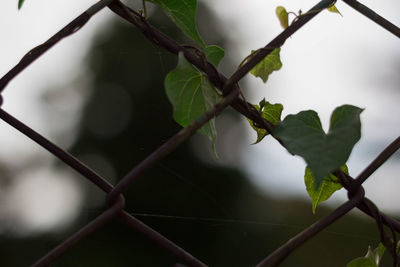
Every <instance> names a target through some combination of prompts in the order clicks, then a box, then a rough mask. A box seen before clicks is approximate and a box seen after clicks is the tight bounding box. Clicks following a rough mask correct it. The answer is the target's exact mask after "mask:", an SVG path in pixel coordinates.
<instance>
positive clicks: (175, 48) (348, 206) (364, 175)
mask: <svg viewBox="0 0 400 267" xmlns="http://www.w3.org/2000/svg"><path fill="white" fill-rule="evenodd" d="M343 2H345V3H346V4H348V5H349V6H351V7H352V8H354V9H355V10H357V11H358V12H360V13H361V14H363V15H365V16H366V17H368V18H369V19H371V20H372V21H374V22H375V23H376V24H378V25H380V26H381V27H383V28H384V29H386V30H387V31H389V32H390V33H392V34H394V35H395V36H397V37H399V38H400V28H398V27H397V26H395V25H393V24H392V23H391V22H389V21H387V20H386V19H385V18H383V17H381V16H379V15H378V14H376V13H375V12H374V11H373V10H371V9H369V8H368V7H366V6H365V5H363V4H361V3H359V2H357V1H355V0H343ZM334 3H335V0H322V1H321V2H319V3H317V4H316V5H315V6H314V7H313V8H312V9H311V10H309V11H308V12H307V13H305V14H304V15H303V16H301V17H299V18H298V19H297V20H296V21H294V22H293V23H292V24H291V25H290V26H289V27H288V28H286V29H285V30H284V31H283V32H282V33H280V34H279V35H278V36H276V38H274V39H273V40H272V41H271V42H270V43H268V44H267V45H266V46H265V47H264V48H262V49H260V50H259V53H257V54H255V55H254V56H253V57H251V58H250V59H249V60H248V61H246V62H245V63H244V64H243V65H242V66H240V67H239V68H238V69H237V70H236V71H235V72H234V73H233V74H232V75H231V76H230V77H225V76H224V75H223V74H221V73H219V72H218V71H217V70H216V68H215V67H214V66H213V65H212V64H211V63H210V62H208V61H207V60H206V57H205V55H204V54H203V52H202V51H200V50H198V49H196V48H194V47H190V46H186V45H181V44H179V43H178V42H176V41H175V40H173V39H171V38H170V37H168V36H166V35H165V34H163V33H162V32H160V31H159V30H158V29H156V28H155V27H153V26H152V25H151V24H149V22H148V21H147V20H146V18H145V17H144V16H143V14H141V13H138V12H136V11H134V10H132V9H130V8H129V7H127V6H126V5H124V4H123V3H121V2H120V1H118V0H102V1H99V2H98V3H96V4H95V5H93V6H91V7H90V8H89V9H87V10H86V11H85V12H83V13H82V14H81V15H80V16H78V17H77V18H76V19H74V20H73V21H71V22H70V23H69V24H68V25H67V26H65V27H64V28H63V29H61V30H60V31H59V32H57V33H56V34H55V35H54V36H52V37H51V38H50V39H49V40H48V41H46V42H45V43H43V44H41V45H39V46H37V47H35V48H33V49H32V50H31V51H29V52H28V53H27V54H26V55H25V56H24V57H23V58H22V59H21V61H20V62H19V63H18V64H17V65H16V66H15V67H14V68H12V69H11V70H10V71H9V72H8V73H7V74H6V75H4V76H3V77H2V78H1V80H0V92H2V91H3V90H4V89H5V88H6V86H7V84H8V83H9V82H10V81H11V80H12V79H13V78H14V77H15V76H17V75H18V74H20V73H21V72H22V71H23V70H24V69H25V68H26V67H28V66H29V65H30V64H31V63H33V62H34V61H35V60H36V59H37V58H38V57H40V56H41V55H42V54H44V53H45V52H46V51H48V50H49V49H50V48H51V47H52V46H54V45H55V44H56V43H58V42H59V41H61V40H62V39H63V38H65V37H67V36H69V35H71V34H74V33H75V32H77V31H78V30H79V29H80V28H81V27H83V26H84V25H85V24H86V23H87V22H88V21H89V20H90V19H91V17H92V16H94V15H95V14H96V13H97V12H98V11H100V10H101V9H103V8H105V7H108V8H109V9H111V10H112V11H113V12H114V13H115V14H116V15H117V16H119V17H121V18H123V19H124V20H126V21H127V22H128V23H130V24H132V26H134V27H136V28H137V29H139V30H140V31H141V32H142V33H143V34H144V35H145V36H146V38H147V39H148V40H149V41H150V42H151V43H153V44H155V45H156V46H159V47H161V48H162V49H165V50H166V51H168V52H170V53H172V54H175V55H177V54H178V53H180V52H182V53H183V54H184V56H185V58H186V59H187V60H188V61H189V62H190V63H191V64H193V65H194V66H195V67H196V68H198V69H199V70H201V71H202V72H203V73H205V74H206V75H207V77H208V79H209V81H210V82H211V83H212V84H213V85H214V86H215V87H216V88H218V89H219V90H221V92H223V96H224V97H223V98H222V100H220V102H218V103H217V104H216V105H215V106H214V107H213V108H211V109H210V110H208V111H207V112H205V113H204V114H203V116H202V117H200V118H199V119H197V120H196V121H194V122H193V123H191V124H190V125H189V126H188V127H186V128H184V129H182V130H180V131H179V132H178V133H176V134H175V135H174V136H172V137H171V138H170V139H169V140H168V141H166V142H165V143H164V144H163V145H161V146H160V147H159V148H157V149H156V150H155V151H154V152H152V153H151V154H150V155H149V156H148V157H146V158H145V159H143V161H142V162H141V163H140V164H138V165H137V166H134V167H133V169H132V170H131V171H130V172H129V173H128V174H127V175H126V176H125V177H123V178H122V179H121V180H120V181H119V182H118V183H117V184H116V185H112V184H110V183H109V182H108V181H107V180H106V179H104V178H103V177H101V176H100V175H98V174H97V173H95V172H94V171H93V170H91V169H90V168H88V167H87V166H85V165H84V164H83V163H82V162H80V161H79V160H78V159H76V158H75V157H74V156H73V155H71V154H69V153H67V152H66V151H64V150H63V149H61V148H60V147H58V146H57V145H56V144H54V143H52V142H50V141H49V140H48V139H46V138H45V137H43V136H42V135H40V134H39V133H38V132H36V131H35V130H33V129H31V128H29V127H28V126H27V125H25V124H24V123H23V122H21V121H19V120H18V119H16V118H15V117H13V116H12V115H10V114H9V113H7V111H5V110H4V109H0V118H1V119H2V120H3V121H5V122H6V123H8V124H9V125H10V126H12V127H14V128H15V129H17V130H18V131H20V132H21V133H23V134H24V135H25V136H26V137H27V138H29V139H31V140H32V141H34V142H36V143H37V144H39V145H40V146H42V147H43V148H45V149H46V150H47V151H49V153H51V154H53V155H54V156H55V157H57V158H59V159H60V160H61V161H62V162H64V163H65V164H66V165H69V166H70V167H71V168H73V169H74V170H75V171H76V172H78V173H80V174H81V175H83V176H84V177H86V178H87V179H88V180H90V181H91V182H92V183H93V184H94V185H96V186H97V187H98V188H100V189H101V190H102V191H104V193H105V194H106V195H107V209H105V210H104V211H103V212H102V213H101V214H100V215H99V216H98V217H96V218H95V219H94V220H93V221H91V222H89V223H88V224H86V225H85V226H84V227H82V228H81V229H79V230H77V231H76V232H75V233H74V234H72V235H71V236H69V237H68V238H67V239H66V240H65V241H64V242H62V243H61V244H59V245H58V246H57V247H55V248H54V249H53V250H51V251H49V252H48V253H47V254H46V255H44V256H43V257H42V258H40V259H39V260H38V261H37V262H35V263H33V265H32V266H49V265H51V264H52V263H53V262H55V261H57V259H58V257H60V256H61V255H63V254H64V253H68V251H69V250H70V249H71V248H72V247H74V246H75V245H77V244H78V243H79V242H80V241H81V240H82V239H84V238H85V237H87V236H88V235H90V234H92V233H93V232H95V231H96V230H98V229H99V228H100V227H102V226H103V225H106V224H108V223H110V222H111V221H113V220H120V221H121V222H123V223H124V224H126V225H127V226H129V227H130V228H132V229H133V231H135V232H137V233H140V234H141V235H143V236H144V237H146V238H147V239H148V240H150V241H151V242H154V243H155V244H156V245H158V246H159V247H161V248H162V249H163V250H165V251H166V252H168V253H169V254H170V255H173V256H174V257H175V258H176V262H177V263H176V266H207V263H204V262H202V261H201V260H200V259H197V258H196V257H195V256H194V255H191V254H190V253H188V252H187V251H185V249H184V248H181V247H179V246H178V245H177V244H175V243H174V242H172V241H171V240H169V239H167V238H166V237H164V236H163V235H161V234H160V233H158V232H157V231H155V230H154V229H152V228H151V227H149V226H147V225H146V224H144V223H142V222H141V221H140V220H138V219H137V218H135V216H133V215H132V214H131V213H129V212H128V211H126V210H125V208H124V205H125V199H124V196H123V193H124V192H125V191H126V190H127V189H128V188H129V187H130V186H131V185H132V184H134V183H135V181H136V180H137V179H138V178H139V177H141V176H142V175H143V174H144V173H145V172H146V171H147V170H149V169H151V168H152V167H154V166H155V165H156V164H158V163H159V162H160V161H161V160H162V159H163V158H164V157H166V156H168V155H169V154H170V153H171V152H172V151H174V150H175V149H176V148H178V147H179V146H180V145H181V144H182V143H183V142H184V141H185V140H187V139H188V138H190V137H191V136H192V135H193V134H194V133H195V132H196V131H197V130H198V129H199V128H201V127H202V126H203V125H204V124H205V123H207V122H208V121H209V120H210V119H212V118H213V117H215V116H218V115H219V114H220V113H221V112H222V111H223V110H224V109H225V108H226V107H228V106H231V107H233V108H234V109H235V110H236V111H237V112H239V113H240V114H242V115H243V116H245V117H247V118H249V119H251V120H252V121H253V122H254V123H256V124H257V126H258V127H259V128H263V129H266V130H267V131H268V132H270V133H273V130H274V125H273V124H272V123H271V122H269V121H268V120H266V119H264V118H262V117H261V115H260V113H259V112H258V111H257V110H256V109H255V108H254V107H253V106H252V105H251V104H250V103H248V102H247V101H245V100H244V99H243V98H241V96H240V90H241V89H240V88H239V85H238V82H239V81H240V80H241V79H242V78H243V77H244V76H245V75H246V74H247V73H248V72H249V71H250V70H251V69H252V68H253V67H254V66H256V65H257V64H258V63H259V62H260V61H261V60H262V59H264V58H265V57H266V56H267V55H268V54H269V53H271V52H272V50H274V49H275V48H279V47H281V46H282V45H283V44H284V42H285V41H286V40H287V39H288V38H289V37H290V36H291V35H292V34H293V33H294V32H296V31H297V30H299V29H300V28H301V27H302V26H303V25H305V24H306V23H307V22H309V21H310V20H311V19H312V18H314V17H315V16H316V15H318V14H319V13H320V12H321V11H322V10H324V9H326V8H327V7H329V6H331V5H332V4H334ZM1 103H2V98H1V95H0V105H1ZM278 141H279V142H280V143H281V144H282V145H283V146H284V143H283V142H282V141H280V140H278ZM399 148H400V137H398V138H397V139H396V140H394V141H393V142H392V143H391V144H390V145H388V146H387V147H386V149H384V151H382V152H381V154H379V155H378V156H377V157H376V158H375V160H373V161H372V162H371V164H370V165H368V166H367V167H366V168H365V169H364V171H362V172H361V173H360V174H359V175H358V176H357V177H355V178H353V177H350V176H349V175H348V174H346V173H344V172H343V171H340V170H337V171H334V172H333V174H334V175H335V176H337V177H338V178H339V179H340V182H341V184H342V185H343V187H344V188H346V189H347V191H348V198H349V200H348V201H347V202H345V203H344V204H342V205H341V206H340V207H338V208H337V209H335V210H334V211H333V212H332V213H330V214H329V215H327V216H326V217H324V218H322V219H320V220H318V221H317V222H315V223H314V224H312V225H310V226H309V227H308V228H306V229H304V230H303V231H301V232H300V233H298V234H297V235H295V236H294V237H293V238H291V239H290V240H288V241H287V242H286V243H285V244H283V245H282V246H281V247H279V248H277V249H276V250H275V251H274V252H272V253H271V254H269V255H267V256H266V258H265V259H263V260H262V261H261V262H259V263H258V265H257V266H277V265H279V264H280V263H281V262H282V261H283V260H284V259H285V258H286V257H287V256H288V255H289V254H290V253H291V252H292V251H294V250H295V249H297V248H298V247H299V246H300V245H302V244H303V243H304V242H306V241H307V240H309V239H311V238H312V237H313V236H315V235H317V234H318V233H320V232H321V231H322V230H324V229H325V228H326V227H328V226H329V225H330V224H332V223H333V222H335V221H336V220H338V219H340V218H341V217H342V216H344V215H345V214H347V213H348V212H349V211H351V210H352V209H354V208H357V209H359V210H361V211H362V212H364V213H365V214H367V215H368V216H370V217H371V218H372V219H373V220H375V221H376V224H377V226H378V232H379V236H380V240H381V242H382V243H383V244H384V245H385V247H386V248H387V250H388V251H389V252H390V253H391V254H392V258H393V266H400V265H399V263H400V261H399V257H398V254H397V251H396V249H397V248H396V244H397V233H399V232H400V222H399V221H397V220H395V219H393V218H391V217H389V216H387V215H385V214H383V213H382V212H380V211H379V209H378V208H377V207H376V206H375V205H374V203H373V202H372V201H370V200H369V199H368V198H366V197H365V192H364V189H363V187H362V184H363V183H364V182H365V181H366V180H367V179H368V177H370V175H371V174H372V173H373V172H374V171H375V170H377V169H378V168H379V167H380V166H381V165H382V164H384V163H385V161H386V160H387V159H388V158H389V157H391V156H392V155H393V154H394V153H395V152H396V151H397V150H398V149H399Z"/></svg>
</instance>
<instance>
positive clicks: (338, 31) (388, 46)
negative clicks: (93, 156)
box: [0, 0, 400, 231]
mask: <svg viewBox="0 0 400 267" xmlns="http://www.w3.org/2000/svg"><path fill="white" fill-rule="evenodd" d="M204 1H205V2H207V3H209V4H210V6H211V7H212V8H213V9H214V12H215V13H216V14H217V15H218V16H219V17H220V20H221V21H223V22H224V23H226V25H228V27H227V28H226V33H227V35H229V37H230V38H231V43H230V45H229V46H228V47H226V48H225V50H226V53H227V54H229V53H234V54H235V55H237V56H236V58H237V62H236V63H237V64H239V63H240V61H241V59H243V58H244V57H245V56H247V55H248V54H249V52H250V51H251V50H254V49H257V48H260V47H262V46H264V45H266V44H267V43H268V42H269V41H270V40H271V39H273V38H274V37H275V36H276V35H277V34H279V33H280V32H281V31H282V28H281V26H280V24H279V21H278V20H277V19H276V17H275V8H276V6H278V5H282V6H284V7H286V9H287V10H289V11H294V12H297V11H298V10H300V9H301V10H302V11H303V12H305V11H307V10H308V9H309V8H311V7H312V6H313V5H314V4H315V3H316V2H317V1H311V0H297V1H289V0H282V1H275V0H249V1H242V0H204ZM95 2H96V1H93V0H92V1H89V0H79V1H78V0H70V1H51V0H41V1H38V0H36V1H34V0H26V3H25V4H24V6H23V8H22V10H21V11H17V8H16V6H17V0H10V1H4V3H2V8H1V9H0V36H2V41H1V43H0V47H1V49H0V59H1V60H0V75H4V74H5V73H6V71H8V70H9V69H10V68H11V67H13V66H14V65H15V64H16V63H17V62H18V61H19V60H20V59H21V57H22V56H23V55H24V54H25V53H26V52H27V51H29V50H30V49H31V48H33V47H34V46H36V45H38V44H40V43H42V42H43V41H45V40H47V39H48V38H49V37H50V36H51V35H53V34H54V33H55V32H57V31H58V30H60V29H61V28H62V27H63V26H65V25H66V24H67V23H69V22H70V21H71V20H72V19H73V18H75V17H76V16H78V15H79V14H80V13H81V12H83V11H84V10H85V9H87V8H88V7H89V6H90V5H92V4H93V3H95ZM362 2H363V3H364V4H366V5H367V6H369V7H371V8H373V9H374V10H375V11H376V12H378V13H379V14H381V15H383V16H384V17H386V18H387V19H389V20H390V21H392V22H393V23H394V24H396V25H400V16H399V15H398V14H399V11H400V1H398V0H381V1H375V0H365V1H362ZM337 7H338V9H339V10H340V12H341V13H342V14H343V17H341V16H339V15H337V14H333V13H329V12H326V11H325V12H323V13H322V14H320V15H318V16H317V17H316V18H315V19H313V20H312V21H311V22H310V23H308V24H307V25H306V26H305V27H303V28H302V29H301V30H300V31H299V32H297V33H296V34H295V35H294V36H293V37H292V38H290V39H289V40H288V41H287V43H285V45H284V46H283V48H282V50H281V60H282V63H283V67H282V69H281V70H280V71H279V72H275V73H273V74H272V75H271V76H270V78H269V80H268V83H267V84H264V83H262V81H261V80H260V79H256V78H253V77H246V82H247V83H246V84H247V85H246V87H245V88H244V91H245V94H246V97H247V98H248V100H249V101H250V102H253V103H258V102H259V101H260V100H261V99H262V98H263V97H265V98H266V99H267V100H268V101H270V102H272V103H282V104H283V105H284V111H283V117H284V116H286V115H287V114H294V113H297V112H299V111H301V110H306V109H314V110H315V111H317V112H318V114H319V116H320V118H321V121H322V124H323V126H324V128H325V129H326V130H327V128H328V122H329V116H330V114H331V112H332V111H333V110H334V108H335V107H337V106H340V105H343V104H352V105H356V106H359V107H362V108H365V111H364V112H363V113H362V116H361V118H362V138H361V140H360V141H359V143H358V144H357V145H356V147H355V149H354V151H353V153H352V155H351V157H350V160H349V163H348V166H349V170H350V174H351V175H353V176H356V175H357V174H358V173H359V172H360V171H361V170H362V169H363V168H364V167H365V166H367V164H368V163H369V162H370V161H371V160H372V159H373V158H374V157H375V156H376V155H377V154H378V153H379V152H380V151H381V150H382V149H383V148H384V147H385V146H386V145H387V144H389V143H390V142H391V141H392V140H394V139H395V138H396V137H397V136H399V134H400V123H399V122H398V119H399V116H398V114H400V107H399V105H398V103H399V100H400V78H399V71H400V40H399V39H398V38H397V37H395V36H393V35H392V34H390V33H388V32H387V31H386V30H384V29H382V28H381V27H379V26H378V25H376V24H374V23H373V22H371V21H369V20H368V19H367V18H365V17H364V16H362V15H360V14H359V13H357V12H356V11H355V10H353V9H351V8H350V7H348V6H347V5H346V4H344V3H342V2H340V1H339V2H338V3H337ZM111 16H113V14H112V13H111V12H110V11H109V10H107V9H105V10H103V11H101V12H100V13H99V14H98V15H96V16H95V17H94V18H93V19H91V20H90V21H89V23H87V24H86V25H85V27H84V28H83V29H81V30H80V31H79V32H78V33H77V34H74V35H73V36H71V37H69V38H67V39H65V40H64V41H62V42H61V43H60V44H57V45H56V46H55V47H54V48H53V49H51V50H50V51H49V52H48V53H46V54H45V55H44V56H43V57H42V58H40V59H39V60H38V61H37V62H35V63H34V64H32V65H31V66H30V67H29V68H28V69H27V70H26V71H24V72H23V73H22V74H21V75H19V76H18V77H17V78H16V79H15V80H13V81H12V82H11V83H10V84H9V86H8V87H7V88H6V90H5V92H4V98H5V104H4V109H5V110H7V111H9V112H10V113H12V114H13V115H15V116H17V117H18V118H20V119H22V121H24V122H27V123H28V124H29V125H30V126H32V127H33V128H34V129H36V130H38V131H39V132H41V133H43V134H44V135H46V136H49V135H50V133H51V127H50V125H49V124H48V122H47V121H46V120H44V117H43V116H44V114H43V113H44V112H43V110H42V109H41V107H40V97H41V94H42V92H43V89H46V90H49V88H48V86H50V85H51V86H54V85H55V86H57V85H58V84H59V85H64V84H68V82H70V81H72V80H74V79H75V78H76V77H77V76H79V74H80V72H81V71H82V69H81V68H80V67H79V66H80V65H81V64H82V60H83V56H84V55H85V53H86V51H87V49H88V47H89V45H90V42H91V38H92V37H93V36H94V35H95V33H96V31H97V30H100V29H104V28H106V27H107V21H108V19H109V18H110V17H111ZM227 75H228V76H229V73H227ZM50 89H51V88H50ZM71 92H72V93H71V94H73V90H71ZM74 107H76V108H75V109H76V110H72V111H71V114H75V113H76V112H77V110H79V103H76V106H72V108H71V109H73V108H74ZM74 112H75V113H74ZM65 122H66V127H69V126H72V125H73V123H74V121H73V120H72V121H71V120H69V121H68V120H66V121H65ZM243 123H246V122H245V121H243ZM0 127H1V131H0V138H1V143H0V146H1V147H2V149H1V150H0V156H1V157H2V159H3V160H5V161H7V162H10V164H16V163H15V162H18V161H22V159H24V158H29V157H30V156H32V155H35V157H41V158H43V159H44V162H48V163H44V164H42V165H41V168H38V169H37V170H36V171H35V172H32V173H30V174H25V175H24V177H23V178H20V179H19V180H18V179H16V180H17V181H26V180H29V179H31V180H30V181H35V182H31V183H22V182H21V183H17V184H18V186H17V185H16V186H15V190H14V191H13V192H11V193H10V195H11V196H13V195H14V196H18V195H20V194H21V192H22V191H21V190H25V191H24V192H25V194H28V193H26V192H34V190H31V189H32V188H35V186H38V184H40V183H45V184H48V185H54V188H56V187H57V182H54V175H55V174H54V173H51V167H50V166H51V165H50V162H51V161H50V159H51V156H49V155H48V154H47V153H46V152H44V151H43V149H41V148H39V147H38V146H37V145H35V144H33V143H32V142H31V141H29V140H28V139H26V138H24V137H22V136H21V135H20V134H16V131H15V130H13V129H11V128H10V127H9V126H7V125H6V124H4V123H2V122H0ZM254 140H255V135H254V133H252V131H251V129H250V128H249V136H248V139H247V140H246V142H248V144H251V143H252V142H253V141H254ZM60 145H61V146H63V147H66V146H67V145H68V140H66V142H65V143H64V144H60ZM46 160H47V161H46ZM243 166H244V168H245V169H246V170H247V171H248V173H249V174H250V175H251V177H252V181H254V182H255V183H256V184H257V185H259V186H260V187H261V188H263V190H266V192H269V193H270V194H273V195H275V196H280V197H285V196H287V194H292V195H300V196H305V197H306V191H305V187H304V183H303V173H304V166H305V165H304V162H303V161H302V159H300V158H298V157H292V156H290V155H289V154H288V153H287V152H286V151H285V150H284V149H283V148H282V147H281V146H280V145H279V144H278V143H277V142H276V141H274V140H273V139H271V138H266V139H265V141H263V142H262V143H260V144H258V145H249V146H247V147H246V149H245V154H244V158H243ZM49 169H50V171H48V174H49V175H48V176H47V177H46V175H44V173H45V171H46V170H49ZM399 173H400V163H399V161H398V160H397V161H396V160H393V159H392V160H390V161H388V162H387V163H386V164H385V166H384V167H382V168H381V169H379V171H378V172H377V173H376V174H375V175H374V176H373V177H371V178H370V179H369V180H368V181H367V182H366V183H365V187H366V191H367V196H369V197H371V199H372V200H373V201H374V202H375V203H376V204H377V205H378V206H379V207H381V208H383V210H385V211H391V212H399V211H400V206H399V205H398V204H397V203H396V202H397V201H396V199H398V193H397V192H398V190H397V188H399V187H400V179H399V177H398V174H399ZM39 174H40V175H39ZM50 174H51V175H50ZM60 176H63V174H61V175H60ZM39 177H40V178H39ZM34 179H41V180H34ZM66 180H68V178H65V179H61V178H60V179H59V181H61V182H60V183H61V184H62V186H63V188H65V190H63V191H60V192H58V193H57V194H56V195H57V196H58V197H59V201H58V202H60V203H65V201H64V200H65V199H66V198H68V199H69V200H71V203H72V205H71V207H70V209H69V213H68V212H66V213H64V214H67V215H68V216H69V215H74V214H75V213H74V211H75V210H76V207H78V206H79V201H80V198H79V196H78V195H79V194H73V193H72V192H79V186H78V185H77V184H74V183H66V182H65V181H66ZM18 190H19V191H18ZM27 190H29V191H27ZM32 194H33V193H32ZM36 195H37V194H36ZM40 196H41V197H43V199H45V197H46V194H43V193H40ZM31 197H32V198H34V197H37V196H35V195H32V196H31ZM48 197H49V198H51V199H52V201H51V202H49V201H45V202H46V203H48V205H49V206H48V207H46V208H47V209H48V211H49V212H48V214H50V213H51V212H52V211H53V212H54V214H57V211H59V210H60V208H61V206H60V205H61V204H57V203H58V202H57V199H55V196H54V195H52V196H48ZM72 199H73V200H74V201H72ZM335 199H336V201H343V200H344V199H345V192H340V193H338V194H337V196H336V197H335ZM35 203H36V202H34V201H28V202H27V203H23V205H22V204H21V206H24V207H27V210H29V211H30V215H29V218H31V220H32V221H31V222H29V223H30V225H31V228H32V229H35V227H39V225H43V223H44V222H47V225H50V226H51V225H52V224H57V223H58V222H60V221H62V220H65V217H64V218H61V219H60V217H57V216H56V217H57V218H58V219H56V217H54V218H55V219H49V218H43V217H41V216H40V214H43V213H42V212H41V211H42V209H43V208H44V207H43V202H41V201H39V202H37V204H35ZM394 203H395V204H394ZM29 205H31V206H29ZM34 205H36V206H34ZM63 208H65V207H63ZM18 209H20V207H17V208H15V210H18ZM8 212H10V214H11V213H12V210H11V211H8ZM35 212H36V213H35ZM35 214H36V215H35ZM32 218H33V219H32ZM52 220H53V221H52ZM0 231H1V229H0Z"/></svg>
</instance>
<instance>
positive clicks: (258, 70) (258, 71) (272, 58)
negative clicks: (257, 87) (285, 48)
mask: <svg viewBox="0 0 400 267" xmlns="http://www.w3.org/2000/svg"><path fill="white" fill-rule="evenodd" d="M280 51H281V49H280V48H276V49H274V50H273V51H272V52H271V53H270V54H269V55H268V56H266V57H265V58H264V59H263V60H262V61H261V62H260V63H258V64H257V65H256V66H255V67H254V68H253V69H252V70H251V71H250V73H251V74H253V75H254V76H256V77H260V78H261V79H262V80H263V82H264V83H266V82H267V80H268V76H269V75H270V74H271V73H272V72H273V71H275V70H280V68H282V62H281V58H280V55H279V53H280ZM251 53H252V54H253V53H256V52H255V51H251Z"/></svg>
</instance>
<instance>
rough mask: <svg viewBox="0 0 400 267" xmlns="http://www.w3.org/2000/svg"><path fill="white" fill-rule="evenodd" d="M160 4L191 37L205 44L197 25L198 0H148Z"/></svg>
mask: <svg viewBox="0 0 400 267" xmlns="http://www.w3.org/2000/svg"><path fill="white" fill-rule="evenodd" d="M146 1H149V2H152V3H154V4H157V5H159V6H160V7H161V8H162V9H163V10H164V12H165V14H167V15H168V17H170V18H171V19H172V20H173V21H174V22H175V24H176V25H177V26H178V27H179V28H180V29H181V30H182V31H183V32H184V33H185V34H187V35H188V36H189V37H190V38H192V39H193V40H195V41H196V42H198V43H199V44H200V45H201V46H203V47H204V46H205V44H204V42H203V40H202V39H201V37H200V35H199V33H198V31H197V27H196V9H197V0H146Z"/></svg>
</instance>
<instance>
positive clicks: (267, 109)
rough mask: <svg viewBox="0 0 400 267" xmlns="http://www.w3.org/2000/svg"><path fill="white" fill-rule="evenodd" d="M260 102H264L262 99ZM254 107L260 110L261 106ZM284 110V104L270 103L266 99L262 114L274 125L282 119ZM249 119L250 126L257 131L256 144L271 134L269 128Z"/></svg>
mask: <svg viewBox="0 0 400 267" xmlns="http://www.w3.org/2000/svg"><path fill="white" fill-rule="evenodd" d="M260 103H262V101H261V102H260ZM254 107H255V108H256V109H257V110H258V111H260V107H259V106H258V105H254ZM282 110H283V106H282V104H270V103H269V102H268V101H265V99H264V108H263V109H262V112H261V116H262V117H263V118H264V119H266V120H268V121H269V122H271V123H272V124H273V125H276V124H278V122H280V121H281V113H282ZM247 120H248V121H249V123H250V126H251V127H252V128H253V129H254V130H255V131H256V132H257V140H256V141H255V142H254V144H257V143H259V142H260V141H261V140H262V139H263V138H264V137H265V136H267V135H268V134H269V133H268V131H267V130H265V129H263V128H258V127H257V126H255V125H254V123H253V121H252V120H250V119H247Z"/></svg>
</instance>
